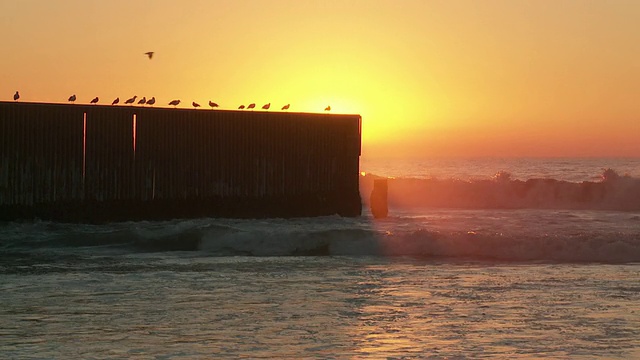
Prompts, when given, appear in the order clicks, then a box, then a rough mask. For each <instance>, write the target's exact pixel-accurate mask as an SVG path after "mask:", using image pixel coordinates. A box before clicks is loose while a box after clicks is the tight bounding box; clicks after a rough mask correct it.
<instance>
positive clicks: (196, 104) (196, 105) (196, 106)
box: [191, 101, 200, 108]
mask: <svg viewBox="0 0 640 360" xmlns="http://www.w3.org/2000/svg"><path fill="white" fill-rule="evenodd" d="M191 105H193V107H194V108H199V107H200V104H198V103H197V102H195V101H194V102H192V103H191Z"/></svg>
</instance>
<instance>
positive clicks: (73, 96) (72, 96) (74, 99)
mask: <svg viewBox="0 0 640 360" xmlns="http://www.w3.org/2000/svg"><path fill="white" fill-rule="evenodd" d="M69 101H71V102H74V101H76V94H73V95H71V96H69Z"/></svg>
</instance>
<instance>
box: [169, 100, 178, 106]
mask: <svg viewBox="0 0 640 360" xmlns="http://www.w3.org/2000/svg"><path fill="white" fill-rule="evenodd" d="M178 104H180V100H171V102H169V105H173V107H176V106H178Z"/></svg>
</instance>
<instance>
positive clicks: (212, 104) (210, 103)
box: [209, 100, 218, 109]
mask: <svg viewBox="0 0 640 360" xmlns="http://www.w3.org/2000/svg"><path fill="white" fill-rule="evenodd" d="M209 106H211V108H212V109H213V108H217V107H218V104H216V103H214V102H213V101H211V100H209Z"/></svg>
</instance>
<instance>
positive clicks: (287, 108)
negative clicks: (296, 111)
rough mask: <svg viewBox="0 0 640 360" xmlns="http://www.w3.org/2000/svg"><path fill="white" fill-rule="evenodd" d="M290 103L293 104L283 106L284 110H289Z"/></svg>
mask: <svg viewBox="0 0 640 360" xmlns="http://www.w3.org/2000/svg"><path fill="white" fill-rule="evenodd" d="M289 105H291V104H287V105H285V106H283V107H282V110H289Z"/></svg>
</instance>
